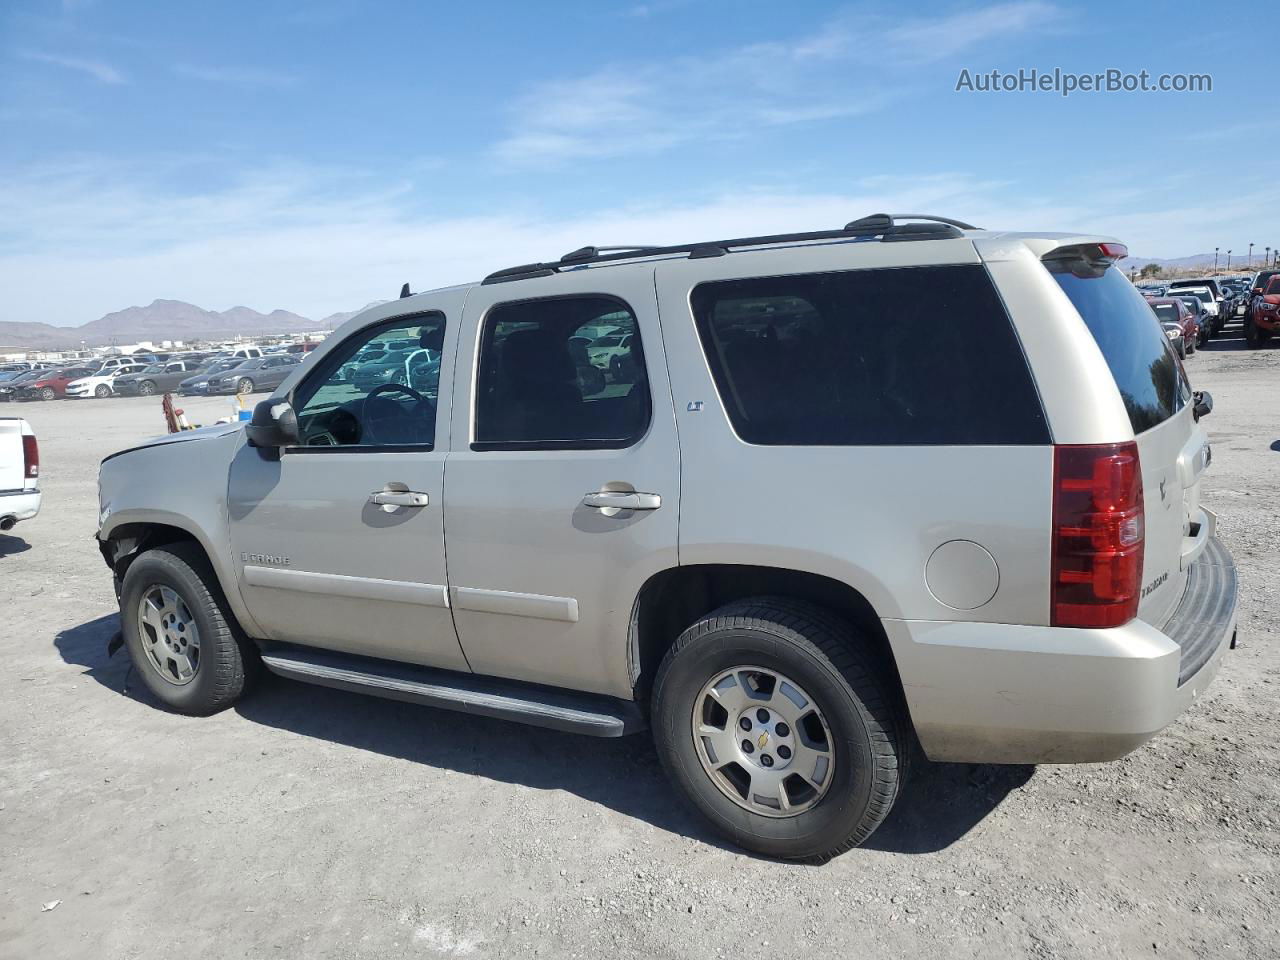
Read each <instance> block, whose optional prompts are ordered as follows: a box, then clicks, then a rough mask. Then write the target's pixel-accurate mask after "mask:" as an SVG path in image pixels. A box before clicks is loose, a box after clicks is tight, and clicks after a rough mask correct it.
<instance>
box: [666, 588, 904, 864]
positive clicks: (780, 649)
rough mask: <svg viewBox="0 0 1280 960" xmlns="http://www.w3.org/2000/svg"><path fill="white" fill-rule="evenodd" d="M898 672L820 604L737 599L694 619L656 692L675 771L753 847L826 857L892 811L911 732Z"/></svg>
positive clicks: (705, 807)
mask: <svg viewBox="0 0 1280 960" xmlns="http://www.w3.org/2000/svg"><path fill="white" fill-rule="evenodd" d="M890 676H891V675H890V673H889V672H888V670H887V669H886V667H885V666H884V665H883V664H881V663H880V662H879V660H878V658H877V657H876V656H875V655H874V653H873V652H872V650H871V648H870V647H869V646H868V642H867V639H866V638H865V637H862V636H859V635H858V634H857V633H856V632H855V631H853V630H852V629H851V628H850V627H849V626H848V625H846V624H844V623H843V622H842V621H840V620H839V619H837V618H835V617H834V616H832V615H830V614H829V613H827V612H825V611H823V610H822V609H820V608H818V607H814V606H811V605H809V604H805V603H800V602H796V601H790V600H785V599H780V598H759V599H753V600H743V601H737V602H735V603H731V604H729V605H727V606H725V607H722V608H720V609H719V610H716V611H714V612H713V613H711V614H709V615H707V616H706V617H704V618H703V619H701V620H699V621H698V622H697V623H695V624H693V625H692V626H691V627H689V628H688V629H687V630H686V631H685V632H684V633H683V634H681V636H680V638H679V639H678V640H677V641H676V643H675V645H674V646H673V647H672V648H671V650H670V651H668V653H667V655H666V657H665V658H664V660H663V662H662V666H661V667H660V668H659V670H658V675H657V678H656V681H655V684H654V692H653V705H652V707H653V709H652V716H653V731H654V740H655V742H656V744H657V749H658V756H659V759H660V760H661V762H662V765H663V767H664V768H665V769H666V771H667V774H668V776H669V777H670V778H671V780H672V781H673V782H674V783H675V785H676V786H677V787H678V788H679V789H680V791H681V792H682V793H683V794H684V795H685V797H686V798H687V799H688V800H689V801H690V802H691V803H692V804H693V806H694V807H696V808H697V809H698V810H699V811H700V812H701V813H702V814H703V815H704V816H705V817H706V818H707V819H708V820H709V821H710V823H711V825H712V826H713V827H714V828H715V829H716V830H718V831H719V832H720V833H722V834H724V835H725V836H726V837H728V838H729V839H730V840H732V841H733V842H735V843H737V844H738V845H740V846H743V847H746V848H747V849H750V850H754V851H757V852H759V853H763V854H766V855H768V856H774V857H781V858H785V859H792V860H805V861H809V862H819V863H820V862H823V861H826V860H828V859H830V858H831V857H833V856H835V855H837V854H839V853H842V852H844V851H845V850H848V849H850V848H851V847H855V846H857V845H858V844H860V843H862V842H863V841H864V840H866V839H867V837H869V836H870V835H871V834H872V832H873V831H874V830H875V829H876V828H877V827H878V826H879V825H880V824H881V823H882V822H883V821H884V819H885V817H886V816H888V814H889V810H890V809H891V808H892V806H893V803H894V800H895V799H896V798H897V795H898V792H899V788H900V785H901V781H902V778H903V774H904V771H905V764H906V751H907V749H908V746H907V745H908V740H909V734H908V732H907V729H906V724H905V722H904V720H903V719H902V711H901V709H900V707H899V706H898V704H899V697H898V695H897V691H896V690H895V688H894V684H893V682H892V680H891V679H890Z"/></svg>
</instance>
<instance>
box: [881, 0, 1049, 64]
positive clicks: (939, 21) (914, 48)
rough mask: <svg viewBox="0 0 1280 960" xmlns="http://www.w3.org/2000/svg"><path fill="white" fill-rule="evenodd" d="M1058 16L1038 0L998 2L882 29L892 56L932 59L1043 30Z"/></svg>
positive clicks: (924, 61)
mask: <svg viewBox="0 0 1280 960" xmlns="http://www.w3.org/2000/svg"><path fill="white" fill-rule="evenodd" d="M1061 16H1062V14H1061V11H1059V9H1058V8H1057V7H1055V6H1054V5H1053V4H1050V3H1044V2H1041V0H1017V2H1013V3H998V4H995V5H994V6H989V7H982V8H979V9H975V10H965V11H962V12H960V13H955V14H952V15H951V16H947V17H928V18H917V19H912V20H907V21H905V22H903V23H902V24H900V25H899V26H896V27H893V28H891V29H889V30H887V31H886V32H885V35H884V39H885V48H886V53H888V54H890V55H893V56H899V57H903V58H905V59H907V60H909V61H912V62H916V63H931V62H934V61H938V60H945V59H947V58H949V57H954V56H956V55H957V54H960V53H964V52H965V51H966V50H969V49H971V48H973V47H976V46H978V45H979V44H983V43H989V42H991V41H993V40H997V39H999V38H1002V37H1011V36H1017V35H1020V34H1026V33H1030V32H1033V31H1037V30H1043V29H1045V28H1047V27H1050V26H1054V25H1055V24H1057V23H1058V22H1059V21H1060V19H1061Z"/></svg>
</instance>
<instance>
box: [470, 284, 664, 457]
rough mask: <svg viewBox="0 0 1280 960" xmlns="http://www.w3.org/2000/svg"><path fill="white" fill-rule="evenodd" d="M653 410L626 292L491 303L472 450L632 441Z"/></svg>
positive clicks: (483, 336)
mask: <svg viewBox="0 0 1280 960" xmlns="http://www.w3.org/2000/svg"><path fill="white" fill-rule="evenodd" d="M649 413H650V398H649V381H648V377H647V374H646V371H645V364H644V354H643V351H642V349H641V345H640V331H639V327H638V325H637V323H636V317H635V314H634V313H633V312H632V311H631V309H630V308H629V307H628V306H626V305H625V304H624V303H622V302H621V301H619V300H615V299H613V298H612V297H604V296H595V295H593V296H574V297H553V298H549V299H545V300H525V301H521V302H518V303H504V304H499V305H498V306H496V307H494V308H493V309H492V310H490V311H489V314H488V316H487V317H486V318H485V321H484V328H483V331H482V334H481V338H480V356H479V361H478V372H477V378H476V410H475V417H476V419H475V441H474V443H473V444H472V448H473V449H476V450H505V449H590V448H604V449H609V448H615V449H616V448H620V447H627V446H630V445H631V444H632V443H634V442H635V441H636V440H638V439H639V438H640V436H641V435H642V434H643V433H644V431H645V430H646V429H647V428H648V425H649Z"/></svg>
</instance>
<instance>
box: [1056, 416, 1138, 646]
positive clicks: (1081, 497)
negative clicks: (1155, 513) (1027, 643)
mask: <svg viewBox="0 0 1280 960" xmlns="http://www.w3.org/2000/svg"><path fill="white" fill-rule="evenodd" d="M1145 533H1146V531H1145V525H1144V515H1143V507H1142V466H1141V464H1140V463H1139V461H1138V445H1137V444H1136V443H1134V442H1133V441H1132V440H1131V441H1129V442H1128V443H1113V444H1097V445H1087V446H1058V447H1054V450H1053V563H1052V577H1053V583H1052V588H1051V597H1050V604H1051V607H1052V615H1051V622H1052V624H1053V625H1054V626H1055V627H1118V626H1120V625H1121V624H1122V623H1128V622H1129V621H1130V620H1132V619H1133V618H1134V617H1135V616H1137V614H1138V600H1139V597H1140V593H1141V589H1142V551H1143V546H1144V543H1145V540H1146V536H1145Z"/></svg>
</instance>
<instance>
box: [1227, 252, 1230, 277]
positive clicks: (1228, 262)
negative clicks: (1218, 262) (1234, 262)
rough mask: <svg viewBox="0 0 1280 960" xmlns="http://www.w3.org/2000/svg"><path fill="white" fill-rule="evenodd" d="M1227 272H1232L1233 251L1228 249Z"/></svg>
mask: <svg viewBox="0 0 1280 960" xmlns="http://www.w3.org/2000/svg"><path fill="white" fill-rule="evenodd" d="M1227 272H1228V273H1230V272H1231V251H1230V250H1228V251H1227Z"/></svg>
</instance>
